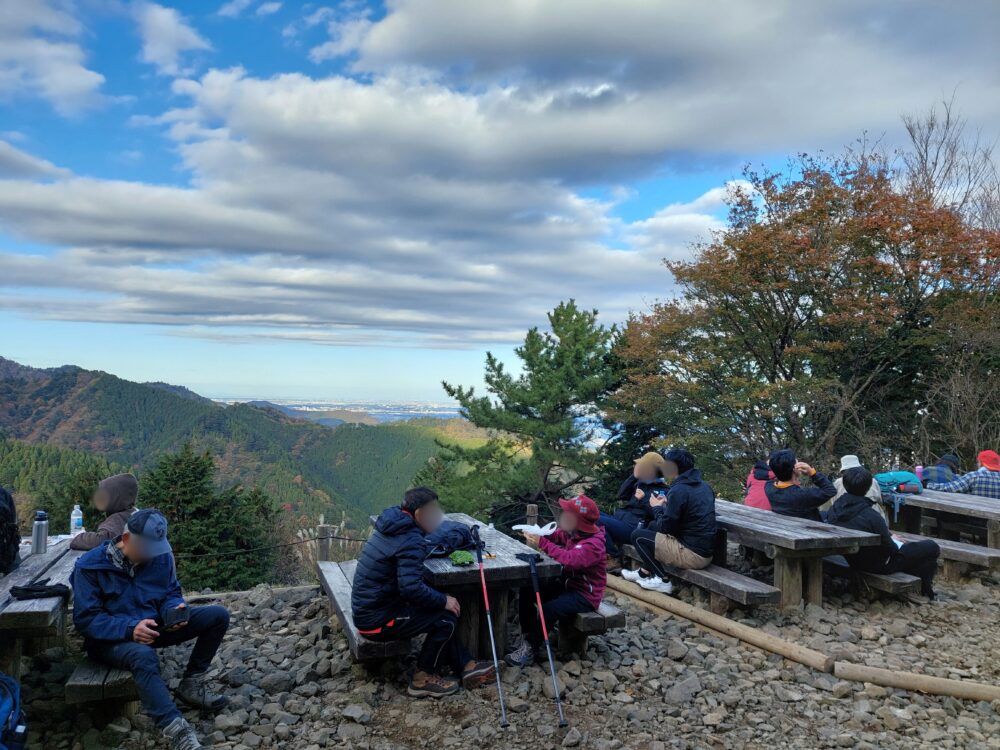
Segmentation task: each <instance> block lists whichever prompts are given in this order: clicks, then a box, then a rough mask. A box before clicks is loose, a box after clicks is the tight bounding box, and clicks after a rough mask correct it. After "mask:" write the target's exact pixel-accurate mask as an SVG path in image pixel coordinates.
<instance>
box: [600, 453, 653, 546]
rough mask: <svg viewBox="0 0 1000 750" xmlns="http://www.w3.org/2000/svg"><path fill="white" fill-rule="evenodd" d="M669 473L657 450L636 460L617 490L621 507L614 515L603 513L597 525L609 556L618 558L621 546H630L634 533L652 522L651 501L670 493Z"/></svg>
mask: <svg viewBox="0 0 1000 750" xmlns="http://www.w3.org/2000/svg"><path fill="white" fill-rule="evenodd" d="M666 471H667V469H666V461H664V459H663V456H661V455H660V454H659V453H656V452H655V451H650V452H649V453H645V454H643V456H642V458H640V459H638V460H636V462H635V468H634V469H633V470H632V473H631V474H629V475H628V477H627V478H626V479H625V481H624V482H622V484H621V487H619V488H618V502H619V503H620V504H621V507H619V508H618V510H616V511H615V513H614V515H610V514H608V513H601V518H600V520H599V521H598V522H597V525H598V526H603V527H604V530H605V532H607V534H606V536H605V539H604V541H605V545H606V547H607V550H608V555H609V557H611V558H617V557H619V556H620V555H621V546H622V545H623V544H628V543H629V540H630V539H631V538H632V532H633V531H635V530H636V529H637V528H639V526H644V525H646V524H648V523H649V522H650V521H652V520H653V507H652V506H651V505H650V504H649V501H650V500H652V499H653V496H654V495H658V494H662V495H666V494H667V482H666V480H665V479H664V477H665V475H666Z"/></svg>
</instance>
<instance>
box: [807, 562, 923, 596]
mask: <svg viewBox="0 0 1000 750" xmlns="http://www.w3.org/2000/svg"><path fill="white" fill-rule="evenodd" d="M823 566H824V567H825V568H826V569H827V571H828V572H829V573H830V574H831V575H835V576H840V577H842V578H850V579H851V581H852V582H853V584H854V587H855V589H857V590H859V591H860V590H861V588H862V584H863V585H864V586H865V587H867V588H868V589H872V590H875V591H881V592H882V593H885V594H891V595H893V596H906V595H908V594H919V593H920V579H919V578H917V577H916V576H911V575H910V574H909V573H867V572H865V571H861V570H854V569H853V568H851V566H850V564H849V563H848V562H847V559H846V558H844V557H842V556H841V555H831V556H830V557H824V558H823Z"/></svg>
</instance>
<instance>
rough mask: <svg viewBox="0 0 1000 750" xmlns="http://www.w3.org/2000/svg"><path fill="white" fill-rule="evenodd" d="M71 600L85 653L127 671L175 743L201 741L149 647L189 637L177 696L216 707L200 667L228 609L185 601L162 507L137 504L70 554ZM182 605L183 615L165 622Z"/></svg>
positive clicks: (193, 748)
mask: <svg viewBox="0 0 1000 750" xmlns="http://www.w3.org/2000/svg"><path fill="white" fill-rule="evenodd" d="M73 602H74V603H73V625H74V626H75V627H76V630H77V632H78V633H80V635H82V636H83V638H84V647H85V649H86V651H87V654H88V655H89V656H90V657H91V658H92V659H94V660H95V661H98V662H103V663H105V664H108V665H110V666H113V667H119V668H121V669H126V670H128V671H130V672H131V673H132V676H133V678H134V679H135V683H136V686H137V687H138V690H139V698H140V700H141V701H142V705H143V708H144V709H145V711H146V713H147V714H149V716H150V717H151V718H152V719H153V721H154V722H155V723H156V726H157V727H158V728H159V729H160V730H162V731H163V733H164V735H165V736H166V738H167V739H168V740H169V741H170V743H171V747H173V748H174V750H197V748H200V747H202V745H201V744H200V742H199V741H198V738H197V736H196V735H195V733H194V729H192V727H191V725H190V724H189V723H188V722H187V721H186V720H185V719H184V717H183V716H182V715H181V712H180V710H178V708H177V705H176V704H175V703H174V701H173V699H172V698H171V695H170V691H169V690H168V689H167V686H166V683H165V682H164V681H163V677H162V676H161V675H160V662H159V658H158V657H157V654H156V649H159V648H166V647H168V646H175V645H177V644H179V643H184V642H186V641H191V640H195V644H194V648H193V650H192V651H191V657H190V659H189V661H188V665H187V669H186V670H185V672H184V676H183V679H182V680H181V683H180V686H179V687H178V689H177V691H176V694H177V697H179V698H180V699H181V700H182V701H183V702H184V703H186V704H188V705H190V706H193V707H195V708H201V709H208V710H219V709H221V708H223V707H224V706H225V705H226V704H227V703H228V701H227V699H226V698H225V697H223V696H221V695H218V694H214V693H212V692H210V691H209V689H208V687H207V684H206V682H205V679H204V675H205V673H206V672H207V671H208V669H209V666H210V664H211V662H212V659H213V658H214V657H215V654H216V652H217V651H218V650H219V646H220V645H221V644H222V639H223V637H224V636H225V634H226V630H227V629H228V627H229V612H228V611H227V610H226V609H225V607H221V606H210V607H191V608H190V609H189V608H188V606H187V603H186V602H185V601H184V594H183V593H182V591H181V585H180V583H179V582H178V580H177V573H176V567H175V565H174V557H173V553H172V551H171V549H170V543H169V542H168V541H167V519H166V518H164V517H163V514H162V513H160V512H159V511H158V510H151V509H144V510H139V511H136V512H135V513H133V514H132V516H131V517H130V518H129V520H128V522H127V523H126V525H125V530H124V531H123V532H122V535H121V536H120V537H117V538H116V539H112V540H109V541H105V542H103V543H102V544H101V545H100V546H98V547H95V548H94V549H92V550H90V551H89V552H87V553H86V554H85V555H83V556H82V557H81V558H80V559H79V560H77V562H76V567H75V568H74V569H73ZM178 610H180V611H181V612H178ZM183 613H186V614H187V618H186V620H184V619H183V617H182V618H181V620H180V621H179V622H178V624H174V625H170V623H173V622H174V621H175V620H177V616H178V615H182V614H183Z"/></svg>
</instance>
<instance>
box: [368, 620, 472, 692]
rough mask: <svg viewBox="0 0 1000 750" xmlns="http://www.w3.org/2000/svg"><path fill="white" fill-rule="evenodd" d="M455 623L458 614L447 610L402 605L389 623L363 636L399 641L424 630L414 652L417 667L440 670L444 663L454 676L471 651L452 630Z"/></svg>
mask: <svg viewBox="0 0 1000 750" xmlns="http://www.w3.org/2000/svg"><path fill="white" fill-rule="evenodd" d="M457 627H458V618H457V617H455V615H453V614H452V613H451V612H449V611H447V610H444V609H420V608H417V607H410V606H406V607H404V608H403V609H402V610H400V612H399V614H397V615H396V616H395V617H394V618H393V620H392V622H391V623H390V624H389V625H383V626H382V629H381V630H380V631H379V632H378V633H365V638H368V639H369V640H372V641H383V642H384V641H399V640H402V639H404V638H413V637H415V636H418V635H422V634H423V633H426V634H427V637H426V638H425V639H424V645H423V647H422V648H421V649H420V654H419V656H417V669H419V670H420V671H421V672H427V673H428V674H441V672H442V667H445V666H448V667H451V670H452V672H453V673H454V674H455V676H456V677H461V676H462V670H463V669H465V665H466V664H468V663H469V662H470V661H472V655H471V654H469V652H468V651H467V650H466V648H465V646H464V645H463V644H462V639H461V638H459V637H458V634H457V633H456V632H455V630H456V629H457Z"/></svg>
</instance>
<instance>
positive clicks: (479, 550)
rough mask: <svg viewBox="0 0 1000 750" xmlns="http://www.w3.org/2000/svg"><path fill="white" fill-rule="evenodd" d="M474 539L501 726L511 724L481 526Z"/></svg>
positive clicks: (474, 531) (475, 530)
mask: <svg viewBox="0 0 1000 750" xmlns="http://www.w3.org/2000/svg"><path fill="white" fill-rule="evenodd" d="M472 541H473V542H475V544H476V559H477V560H478V561H479V580H480V582H481V583H482V584H483V605H484V606H485V607H486V625H487V628H488V629H489V631H490V649H491V650H492V651H493V669H494V670H495V671H496V674H497V695H499V696H500V728H501V729H504V728H506V727H508V726H510V724H509V722H508V721H507V707H506V706H505V705H504V704H503V686H502V685H501V684H500V660H499V659H498V658H497V642H496V640H495V639H494V637H493V618H492V615H491V614H490V595H489V593H487V591H486V571H485V570H484V568H483V545H482V542H481V541H480V540H479V527H478V526H473V527H472Z"/></svg>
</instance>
